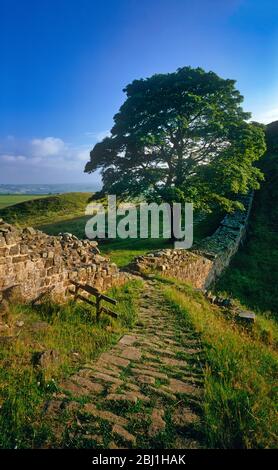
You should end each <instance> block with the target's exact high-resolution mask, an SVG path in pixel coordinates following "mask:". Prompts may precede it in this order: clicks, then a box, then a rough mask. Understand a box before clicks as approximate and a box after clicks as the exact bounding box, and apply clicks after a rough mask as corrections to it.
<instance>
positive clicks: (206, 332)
mask: <svg viewBox="0 0 278 470" xmlns="http://www.w3.org/2000/svg"><path fill="white" fill-rule="evenodd" d="M178 287H179V289H177V288H176V287H174V286H173V285H170V284H169V285H167V283H166V284H165V285H164V287H163V292H164V295H165V298H166V299H167V301H168V302H169V303H170V305H171V307H172V309H173V311H175V312H176V313H177V314H178V315H179V316H180V317H181V318H182V319H183V321H184V322H187V323H189V324H190V325H192V326H193V327H194V329H195V330H196V332H198V333H199V334H200V338H201V341H202V343H203V348H204V352H205V366H204V378H205V383H204V386H205V392H204V405H203V408H204V410H203V411H204V422H205V430H204V431H205V435H206V440H207V444H208V446H209V447H211V448H275V447H276V446H277V437H278V436H277V431H278V429H277V425H278V422H277V412H276V410H277V408H276V407H277V373H278V352H277V341H276V340H277V338H278V327H277V324H276V323H275V322H273V321H271V320H267V319H266V318H262V319H261V318H260V317H258V322H257V323H258V324H257V325H256V327H255V331H253V332H252V331H248V330H245V329H244V328H243V327H240V326H238V325H237V324H236V323H235V322H234V321H233V320H232V319H231V318H229V317H228V316H225V313H224V312H223V311H221V310H220V309H219V308H218V307H216V306H212V305H211V304H210V303H208V302H207V300H206V299H205V298H204V297H203V295H202V294H201V293H198V292H196V291H194V290H193V289H191V288H190V287H186V286H183V287H181V285H180V286H178ZM261 320H262V321H261ZM262 329H267V330H268V331H269V332H271V333H269V335H267V336H268V337H272V338H273V340H272V342H269V340H267V342H268V343H269V344H266V341H265V339H264V336H263V335H260V334H258V332H259V331H261V330H262Z"/></svg>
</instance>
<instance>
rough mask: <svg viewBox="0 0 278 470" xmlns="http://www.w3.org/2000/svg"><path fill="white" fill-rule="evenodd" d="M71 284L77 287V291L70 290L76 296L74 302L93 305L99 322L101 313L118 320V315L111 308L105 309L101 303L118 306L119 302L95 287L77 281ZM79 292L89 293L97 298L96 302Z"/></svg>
mask: <svg viewBox="0 0 278 470" xmlns="http://www.w3.org/2000/svg"><path fill="white" fill-rule="evenodd" d="M70 282H71V284H73V285H74V286H75V290H74V291H73V290H69V293H70V294H72V295H74V300H75V301H76V300H83V302H86V303H87V304H89V305H91V306H92V307H95V309H96V319H97V321H99V318H100V314H101V313H106V314H107V315H110V316H111V317H113V318H118V314H117V313H116V312H114V311H113V310H111V309H110V308H107V307H103V306H102V305H101V301H102V300H104V301H105V302H109V303H110V304H113V305H116V304H117V300H115V299H112V298H111V297H108V296H107V295H105V294H102V293H101V292H100V291H99V290H98V289H96V288H95V287H92V286H90V285H89V284H79V283H78V282H76V281H70ZM79 290H83V291H85V292H87V293H88V294H90V295H93V296H95V298H96V301H95V302H93V301H92V300H90V299H88V298H87V297H85V296H84V295H82V294H79Z"/></svg>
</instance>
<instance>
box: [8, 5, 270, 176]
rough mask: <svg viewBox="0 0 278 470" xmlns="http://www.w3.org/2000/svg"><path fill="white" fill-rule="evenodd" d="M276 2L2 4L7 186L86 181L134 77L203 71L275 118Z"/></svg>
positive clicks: (258, 113)
mask: <svg viewBox="0 0 278 470" xmlns="http://www.w3.org/2000/svg"><path fill="white" fill-rule="evenodd" d="M277 41H278V2H277V0H40V1H38V0H24V1H23V0H0V54H1V73H0V90H1V92H0V165H1V170H0V183H51V182H52V183H64V182H89V181H94V180H96V178H97V177H96V176H95V177H94V176H90V175H84V174H83V167H84V164H85V162H86V160H87V159H88V154H89V150H90V148H92V147H93V145H94V143H95V142H96V141H97V139H99V138H101V136H103V135H105V133H106V132H107V131H109V129H110V128H111V125H112V122H113V115H114V114H115V113H116V112H117V110H118V108H119V106H120V105H121V103H122V102H123V100H124V94H123V92H122V89H123V88H124V86H125V85H126V84H127V83H129V82H130V81H132V80H133V79H135V78H141V77H147V76H149V75H152V74H153V73H157V72H171V71H174V70H175V69H177V68H178V67H181V66H184V65H191V66H201V67H203V68H204V69H206V70H213V71H215V72H216V73H218V74H219V75H221V76H222V77H226V78H234V79H236V80H237V86H238V88H239V90H240V91H241V93H242V94H243V95H244V96H245V102H244V107H245V109H246V110H247V111H251V112H252V113H253V117H254V119H258V120H261V121H264V122H270V121H272V120H274V119H278V74H277V72H278V67H277V66H278V64H277V61H278V53H277V52H278V51H277V45H278V44H277Z"/></svg>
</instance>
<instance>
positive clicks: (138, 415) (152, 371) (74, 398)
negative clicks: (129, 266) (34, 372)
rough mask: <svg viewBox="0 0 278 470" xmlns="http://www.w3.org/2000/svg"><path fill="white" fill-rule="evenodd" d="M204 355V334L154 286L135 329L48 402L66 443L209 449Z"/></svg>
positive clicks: (147, 288) (147, 290) (150, 283)
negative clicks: (186, 321)
mask: <svg viewBox="0 0 278 470" xmlns="http://www.w3.org/2000/svg"><path fill="white" fill-rule="evenodd" d="M201 357H202V351H201V349H200V345H199V342H198V338H197V337H196V334H195V333H194V332H193V331H192V330H190V328H189V327H185V326H184V325H183V327H182V326H181V324H180V322H179V321H178V319H177V318H176V315H175V314H174V313H172V312H171V309H170V307H169V306H168V305H167V303H166V302H165V299H164V297H163V295H162V293H161V291H160V289H159V286H158V285H157V284H156V283H155V281H147V282H146V283H145V286H144V292H143V293H142V297H141V300H140V305H139V318H138V322H137V324H136V326H135V328H134V329H133V330H132V331H131V332H130V333H129V334H126V335H124V336H123V337H122V338H121V339H120V341H119V342H118V344H117V345H115V346H114V347H113V348H112V349H110V350H109V352H105V353H103V354H101V355H100V357H99V359H98V360H97V361H95V362H90V363H88V364H85V365H84V367H83V368H82V369H81V370H79V371H78V372H77V373H76V374H75V375H73V376H71V377H70V378H69V379H67V380H65V381H64V382H63V383H61V384H60V388H61V390H62V393H60V394H56V397H54V398H53V399H52V400H51V401H50V402H49V403H48V406H47V409H46V417H48V418H49V417H50V418H51V420H54V421H55V422H56V428H57V426H58V428H57V429H56V432H55V435H58V436H59V438H58V439H59V445H60V446H63V447H91V448H112V449H113V448H130V447H135V448H198V447H201V440H202V423H201V416H200V410H201V406H200V403H201V397H202V371H201ZM54 427H55V426H54Z"/></svg>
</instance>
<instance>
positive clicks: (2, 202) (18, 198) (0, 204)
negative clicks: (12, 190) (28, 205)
mask: <svg viewBox="0 0 278 470" xmlns="http://www.w3.org/2000/svg"><path fill="white" fill-rule="evenodd" d="M44 197H46V196H42V195H36V194H32V195H29V194H0V210H1V209H4V208H5V207H8V206H13V205H15V204H20V203H21V202H25V201H33V200H35V199H41V198H44Z"/></svg>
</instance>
